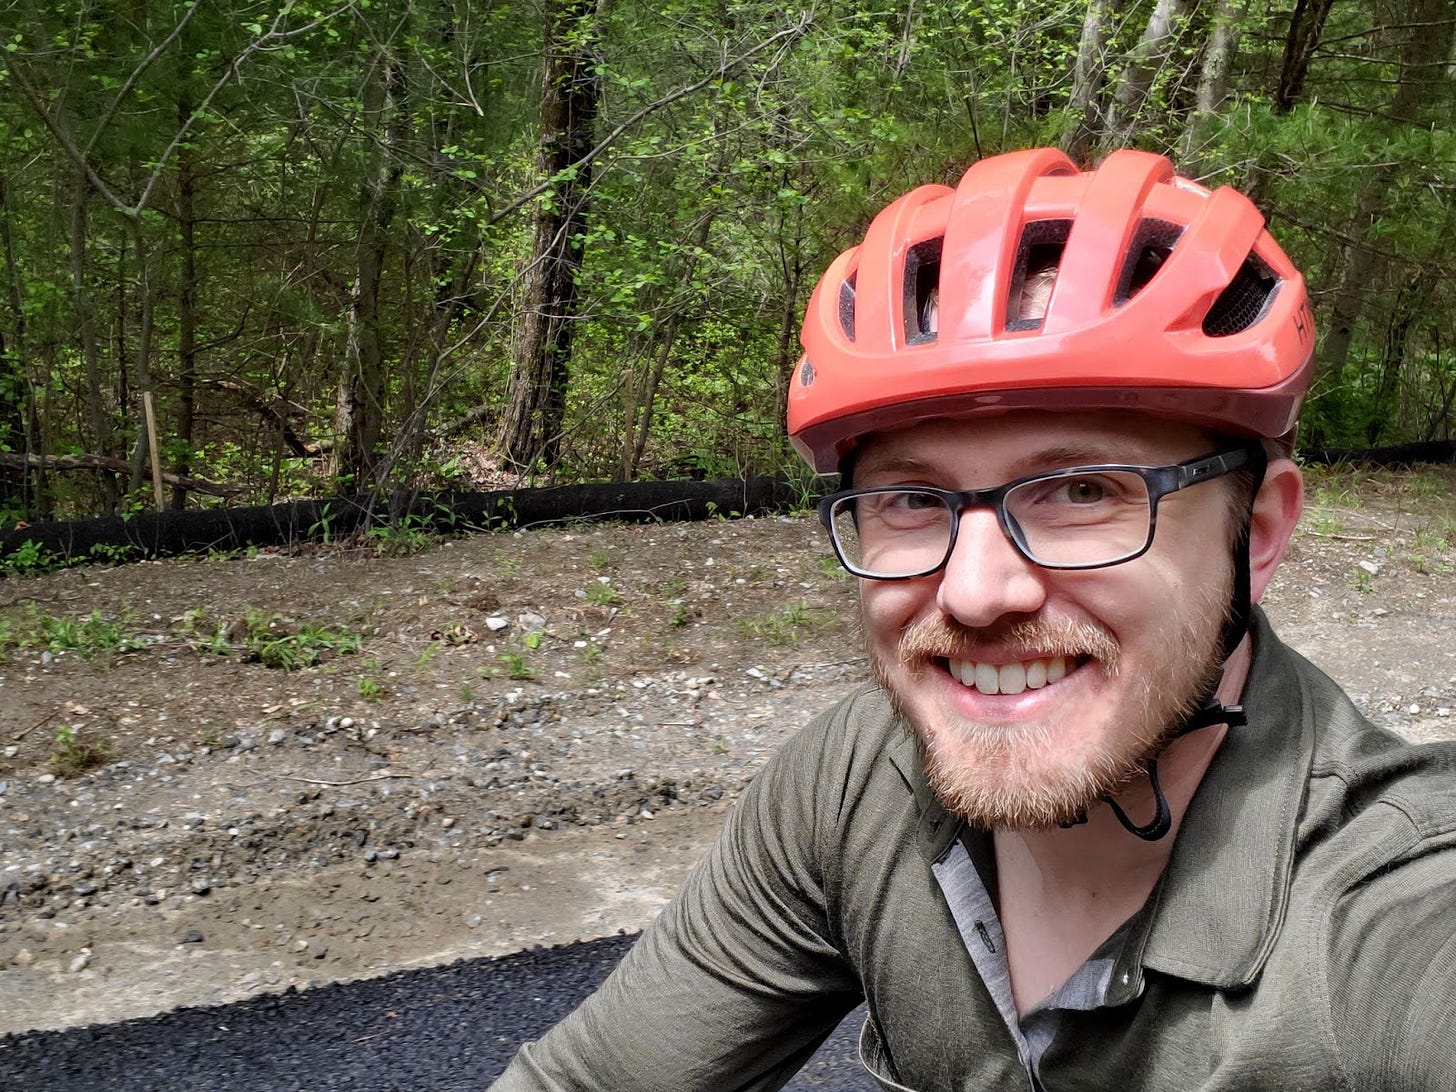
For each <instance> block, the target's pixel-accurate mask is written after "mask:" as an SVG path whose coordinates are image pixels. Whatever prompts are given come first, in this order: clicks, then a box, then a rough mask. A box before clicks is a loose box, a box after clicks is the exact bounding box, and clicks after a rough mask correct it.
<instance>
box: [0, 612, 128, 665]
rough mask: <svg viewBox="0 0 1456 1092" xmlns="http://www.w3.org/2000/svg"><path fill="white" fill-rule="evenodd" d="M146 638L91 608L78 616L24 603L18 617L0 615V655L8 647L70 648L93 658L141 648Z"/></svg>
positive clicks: (83, 657) (85, 656)
mask: <svg viewBox="0 0 1456 1092" xmlns="http://www.w3.org/2000/svg"><path fill="white" fill-rule="evenodd" d="M147 644H148V640H147V638H146V637H145V636H143V635H142V634H140V633H134V632H131V631H129V630H127V629H125V628H124V627H123V626H122V625H121V623H119V622H116V621H113V620H111V619H109V618H106V617H104V616H103V615H102V614H101V612H100V611H92V612H91V613H90V614H88V615H85V616H84V617H81V618H63V617H59V616H56V615H51V614H43V613H41V611H40V610H38V609H37V608H36V607H34V606H33V605H32V606H27V608H26V609H25V610H24V611H23V612H22V613H21V614H20V616H19V618H18V619H10V618H5V619H0V655H5V654H8V653H9V652H10V651H12V650H16V649H21V650H38V651H42V652H50V653H52V654H56V655H58V654H60V653H63V652H74V653H76V654H77V655H79V656H80V657H81V658H82V659H85V660H94V659H98V658H104V657H109V656H113V655H116V654H118V653H122V652H130V651H132V650H133V649H139V648H145V647H146V646H147Z"/></svg>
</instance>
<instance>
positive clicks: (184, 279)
mask: <svg viewBox="0 0 1456 1092" xmlns="http://www.w3.org/2000/svg"><path fill="white" fill-rule="evenodd" d="M191 116H192V106H191V104H190V103H188V102H186V101H182V102H179V103H178V104H177V118H178V122H179V124H185V123H186V121H187V120H188V119H189V118H190V117H191ZM196 181H197V176H196V174H195V173H194V170H193V157H192V148H191V145H190V144H184V145H183V146H182V147H181V148H179V149H178V150H177V230H178V232H179V234H180V235H181V241H182V276H181V281H180V283H179V284H178V286H177V363H178V367H177V441H178V445H179V447H180V448H181V455H180V456H179V457H178V459H177V465H176V466H175V467H174V468H173V469H174V471H175V473H176V475H177V477H178V479H179V480H182V479H185V478H187V477H188V475H190V474H191V473H192V461H191V451H192V441H193V435H192V430H193V419H194V415H195V413H196V405H197V402H196V398H197V311H196V308H195V304H196V300H197V240H196V232H195V228H196V224H197V211H196V208H195V206H194V202H193V196H194V186H195V184H196ZM172 507H173V508H186V507H187V489H186V488H185V487H184V486H182V485H177V486H174V487H173V489H172Z"/></svg>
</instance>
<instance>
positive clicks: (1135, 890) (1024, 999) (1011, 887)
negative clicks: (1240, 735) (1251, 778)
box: [993, 640, 1250, 1012]
mask: <svg viewBox="0 0 1456 1092" xmlns="http://www.w3.org/2000/svg"><path fill="white" fill-rule="evenodd" d="M1249 662H1250V656H1249V647H1248V641H1247V640H1245V641H1244V643H1243V644H1241V645H1240V646H1239V648H1238V649H1237V650H1236V651H1235V652H1234V654H1233V656H1231V657H1230V658H1229V661H1228V663H1227V665H1226V666H1225V668H1224V675H1223V680H1222V681H1221V683H1220V684H1219V688H1218V698H1219V700H1220V701H1221V702H1223V703H1224V704H1225V705H1227V704H1230V703H1232V702H1234V701H1235V700H1236V699H1237V698H1238V696H1239V695H1240V694H1241V693H1242V692H1243V688H1244V681H1245V679H1246V678H1247V677H1248V670H1249ZM1228 731H1229V729H1228V728H1227V727H1226V726H1224V725H1214V726H1212V727H1209V728H1202V729H1199V730H1198V731H1195V732H1192V733H1190V734H1188V735H1186V736H1184V737H1182V738H1181V739H1178V740H1175V741H1174V742H1173V743H1171V744H1169V745H1168V746H1167V747H1166V748H1164V750H1163V751H1162V753H1161V754H1159V756H1158V777H1159V781H1160V783H1161V785H1162V790H1163V795H1164V797H1165V799H1166V800H1167V802H1168V807H1169V810H1170V811H1171V812H1172V817H1173V828H1172V830H1171V831H1170V832H1169V833H1168V834H1167V835H1166V836H1165V837H1163V838H1161V839H1159V840H1157V841H1154V842H1148V841H1144V840H1143V839H1141V838H1138V837H1136V836H1134V835H1132V834H1130V833H1129V832H1128V831H1127V830H1126V829H1124V828H1123V826H1122V824H1121V823H1119V822H1118V820H1117V817H1116V816H1115V815H1114V814H1113V812H1112V809H1111V808H1110V807H1108V806H1107V805H1106V804H1105V803H1102V804H1099V805H1097V806H1096V807H1094V808H1093V809H1092V810H1091V812H1090V813H1089V814H1088V816H1087V821H1086V822H1085V823H1081V824H1078V825H1077V826H1075V827H1070V828H1068V829H1065V830H1061V829H1058V830H1036V831H1027V830H998V831H996V832H995V833H994V835H993V842H994V845H995V850H996V874H997V902H998V906H999V909H1000V916H1001V925H1002V928H1003V930H1004V931H1005V933H1006V945H1007V962H1008V963H1009V965H1010V970H1011V984H1012V993H1013V994H1014V996H1015V998H1016V1006H1017V1010H1018V1011H1020V1012H1025V1011H1026V1009H1028V1008H1030V1007H1031V1006H1032V1005H1034V1004H1036V1003H1037V1002H1038V1001H1040V1000H1042V999H1043V998H1044V997H1046V996H1047V995H1048V994H1050V993H1051V992H1052V991H1054V990H1055V989H1056V988H1057V987H1058V986H1060V985H1061V984H1062V983H1063V982H1065V981H1066V980H1067V978H1068V977H1070V976H1071V974H1072V972H1073V971H1075V970H1076V969H1077V968H1078V967H1079V966H1081V965H1082V964H1083V963H1084V962H1086V960H1087V957H1088V956H1090V955H1091V954H1092V953H1093V952H1094V951H1095V950H1096V949H1097V947H1098V945H1100V944H1101V943H1102V942H1103V941H1104V940H1106V939H1107V938H1108V937H1109V936H1111V935H1112V933H1113V932H1115V931H1116V930H1117V928H1118V927H1119V926H1120V925H1121V924H1122V923H1123V922H1125V921H1126V920H1127V919H1128V918H1130V917H1132V915H1133V914H1135V913H1137V911H1138V910H1139V909H1140V908H1141V907H1142V906H1143V904H1144V903H1145V902H1146V901H1147V899H1148V896H1149V895H1151V894H1152V891H1153V889H1154V887H1156V886H1157V883H1158V878H1159V877H1160V876H1161V875H1162V874H1163V869H1164V868H1166V867H1167V864H1168V858H1169V857H1170V856H1171V855H1172V852H1173V844H1174V841H1175V839H1176V838H1177V836H1178V830H1179V828H1180V827H1181V825H1182V822H1183V816H1184V814H1185V813H1186V812H1187V810H1188V805H1189V803H1190V802H1191V801H1192V800H1193V795H1194V793H1195V792H1197V790H1198V786H1199V784H1200V782H1202V780H1203V776H1204V774H1205V773H1206V772H1207V771H1208V767H1209V765H1210V764H1211V763H1212V762H1213V759H1214V756H1215V755H1216V754H1217V753H1218V749H1219V746H1220V745H1221V744H1222V743H1223V740H1224V737H1225V736H1226V735H1227V733H1228ZM1117 802H1118V805H1119V806H1120V807H1121V808H1122V810H1123V811H1124V812H1125V813H1126V814H1127V816H1128V817H1129V818H1130V819H1131V820H1132V821H1133V822H1134V823H1145V822H1147V821H1148V820H1149V819H1151V818H1152V816H1153V814H1154V811H1155V810H1156V801H1155V799H1154V795H1153V791H1152V786H1151V784H1150V783H1149V782H1148V780H1147V778H1139V779H1138V780H1137V781H1136V782H1135V783H1134V784H1133V785H1131V786H1129V787H1128V788H1127V789H1126V790H1125V791H1124V792H1122V793H1120V794H1119V795H1118V797H1117Z"/></svg>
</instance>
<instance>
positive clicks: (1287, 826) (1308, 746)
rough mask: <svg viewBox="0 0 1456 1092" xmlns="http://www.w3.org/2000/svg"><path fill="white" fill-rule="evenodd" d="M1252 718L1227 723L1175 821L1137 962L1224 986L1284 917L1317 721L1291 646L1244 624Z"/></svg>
mask: <svg viewBox="0 0 1456 1092" xmlns="http://www.w3.org/2000/svg"><path fill="white" fill-rule="evenodd" d="M1250 629H1251V633H1252V636H1253V645H1254V659H1253V664H1252V666H1251V668H1250V671H1249V679H1248V682H1247V683H1246V684H1245V687H1244V697H1243V703H1244V708H1245V710H1246V712H1247V716H1248V721H1249V722H1248V724H1247V725H1245V726H1243V727H1240V728H1230V729H1229V732H1228V735H1227V736H1226V737H1225V739H1224V742H1223V745H1222V746H1221V747H1220V748H1219V751H1218V754H1217V756H1216V757H1215V758H1214V760H1213V764H1212V765H1211V766H1210V767H1209V769H1208V772H1207V773H1206V774H1205V775H1204V777H1203V781H1202V782H1201V783H1200V784H1199V786H1198V791H1197V793H1196V794H1195V795H1194V797H1193V801H1192V803H1191V804H1190V805H1189V807H1188V811H1187V813H1186V815H1185V816H1184V819H1183V824H1182V826H1181V828H1180V829H1179V833H1178V841H1177V844H1176V845H1175V846H1174V847H1173V855H1172V857H1171V858H1170V860H1169V862H1168V868H1167V871H1166V873H1165V874H1164V876H1163V882H1162V884H1161V885H1160V889H1159V894H1158V896H1157V898H1158V905H1157V909H1156V911H1155V917H1154V920H1153V924H1152V929H1151V931H1150V933H1149V935H1148V939H1147V946H1146V948H1145V949H1144V951H1143V960H1142V962H1143V966H1144V967H1147V968H1150V969H1152V970H1156V971H1161V972H1164V973H1166V974H1173V975H1178V976H1179V977H1181V978H1185V979H1190V980H1192V981H1196V982H1201V983H1204V984H1206V985H1208V986H1211V987H1215V988H1222V989H1229V988H1238V987H1244V986H1248V985H1250V984H1251V983H1253V982H1254V980H1255V979H1256V978H1258V976H1259V972H1260V971H1261V970H1262V969H1263V966H1264V961H1265V960H1266V959H1267V958H1268V956H1269V952H1270V950H1271V949H1272V948H1273V946H1274V941H1275V939H1276V938H1277V936H1278V934H1279V928H1280V925H1281V924H1282V923H1283V921H1284V913H1285V909H1286V906H1287V904H1288V900H1289V887H1290V877H1291V874H1292V871H1293V866H1294V852H1295V834H1296V828H1297V826H1298V822H1299V816H1300V813H1301V812H1302V811H1303V809H1304V803H1305V795H1306V793H1307V792H1308V788H1309V776H1310V769H1311V765H1312V763H1313V759H1314V723H1313V718H1312V717H1311V716H1310V715H1309V703H1308V701H1307V700H1305V695H1304V684H1303V682H1302V680H1301V678H1300V676H1299V673H1298V670H1297V667H1296V662H1295V657H1294V656H1293V654H1292V653H1290V651H1289V650H1288V649H1287V648H1286V647H1285V646H1284V645H1283V644H1282V643H1280V641H1279V639H1278V638H1276V637H1275V636H1274V632H1273V630H1272V629H1270V627H1269V622H1268V619H1267V618H1265V617H1264V614H1263V612H1262V611H1257V610H1256V611H1255V612H1254V618H1253V624H1252V626H1251V627H1250Z"/></svg>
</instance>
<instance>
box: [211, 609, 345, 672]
mask: <svg viewBox="0 0 1456 1092" xmlns="http://www.w3.org/2000/svg"><path fill="white" fill-rule="evenodd" d="M183 633H184V635H186V636H188V637H190V638H191V641H192V647H193V648H194V649H196V650H197V651H198V652H201V653H204V654H210V655H215V656H231V655H233V654H235V653H236V654H238V655H240V656H242V658H243V659H245V660H253V661H256V662H257V663H261V664H262V665H263V666H265V667H272V668H277V669H279V670H282V671H296V670H298V669H299V668H304V667H312V666H313V665H315V664H317V663H321V662H322V661H323V660H325V659H328V658H329V657H331V656H344V655H351V654H352V653H355V652H358V651H359V649H360V648H362V647H363V645H364V636H363V634H360V633H355V632H353V631H351V630H344V629H331V628H330V627H328V626H323V625H318V624H317V623H314V622H303V623H294V622H292V621H291V620H289V619H287V618H285V617H284V616H283V615H282V614H278V613H276V612H275V613H269V612H268V611H264V610H258V609H256V608H254V607H248V608H247V609H246V611H245V612H244V613H243V616H242V617H241V618H239V619H237V620H236V621H234V622H232V623H231V624H229V623H226V622H218V623H215V624H212V625H209V624H207V623H206V622H205V621H204V619H203V618H202V615H201V612H200V611H188V612H187V613H186V614H185V615H183Z"/></svg>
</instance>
